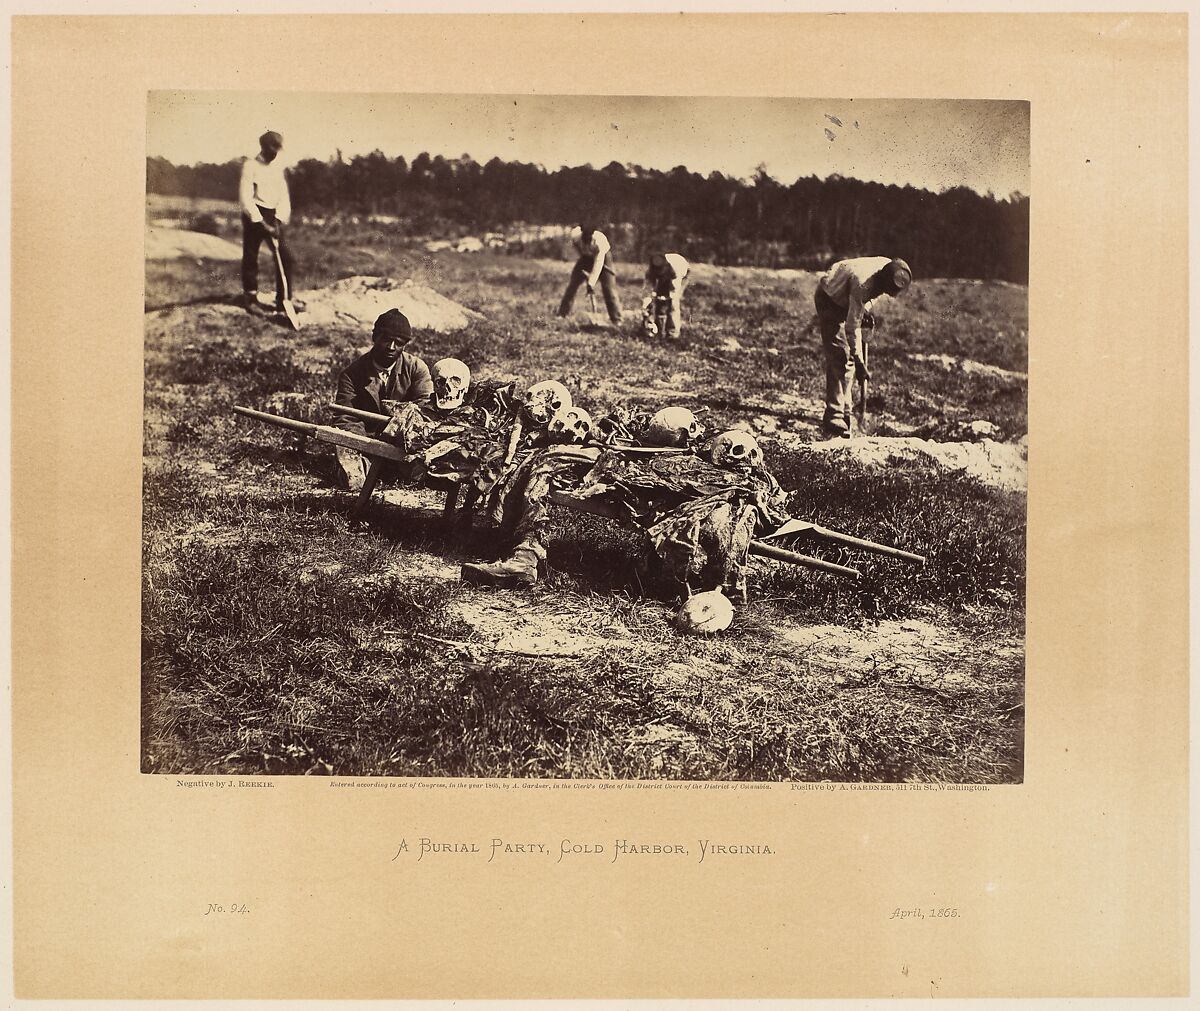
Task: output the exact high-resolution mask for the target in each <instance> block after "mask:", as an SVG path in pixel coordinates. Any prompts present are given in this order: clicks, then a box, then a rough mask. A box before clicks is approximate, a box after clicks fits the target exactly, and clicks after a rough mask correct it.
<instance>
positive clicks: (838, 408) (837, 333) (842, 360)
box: [813, 256, 912, 438]
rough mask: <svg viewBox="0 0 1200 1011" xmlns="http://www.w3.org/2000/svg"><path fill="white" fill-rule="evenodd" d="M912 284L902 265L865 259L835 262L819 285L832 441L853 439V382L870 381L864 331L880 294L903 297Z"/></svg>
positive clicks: (828, 428)
mask: <svg viewBox="0 0 1200 1011" xmlns="http://www.w3.org/2000/svg"><path fill="white" fill-rule="evenodd" d="M911 281H912V271H911V270H909V267H908V264H907V263H905V262H904V261H903V260H889V259H888V258H887V257H886V256H860V257H856V258H855V259H852V260H840V261H839V262H837V263H835V264H834V265H833V266H832V267H830V268H829V270H828V271H827V272H826V274H825V276H824V277H822V278H821V279H820V280H819V281H818V282H817V290H816V293H815V295H814V296H813V298H814V301H815V302H816V307H817V319H818V320H819V321H820V324H821V345H822V347H823V348H824V351H825V416H824V422H823V427H824V430H825V434H826V435H827V436H844V437H846V438H849V436H850V407H851V397H852V395H851V390H852V388H853V385H854V378H855V376H860V377H863V378H865V379H870V378H871V375H870V373H869V372H868V371H867V364H866V358H865V356H864V354H863V346H864V345H863V330H864V329H865V330H868V331H870V330H871V329H872V328H873V327H874V326H875V317H874V316H872V315H871V312H870V305H871V303H872V302H873V301H874V300H875V299H876V298H878V297H879V296H880V295H891V296H893V297H895V296H896V295H899V294H900V292H902V291H903V290H904V289H905V288H907V287H908V285H909V283H910V282H911Z"/></svg>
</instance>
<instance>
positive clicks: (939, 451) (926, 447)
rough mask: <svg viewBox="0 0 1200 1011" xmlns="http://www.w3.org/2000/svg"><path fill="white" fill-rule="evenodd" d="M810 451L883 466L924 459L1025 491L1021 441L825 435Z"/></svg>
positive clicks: (995, 485) (998, 485)
mask: <svg viewBox="0 0 1200 1011" xmlns="http://www.w3.org/2000/svg"><path fill="white" fill-rule="evenodd" d="M807 448H808V449H809V450H811V451H812V452H814V453H837V454H844V455H846V456H849V457H852V458H854V459H855V460H858V461H859V462H860V463H863V464H865V465H867V466H878V467H886V466H887V465H888V464H890V463H893V462H896V461H903V460H928V461H931V462H933V463H935V464H937V466H939V467H941V468H943V469H945V470H956V471H962V472H964V473H966V474H968V475H970V476H971V477H974V478H977V479H978V480H980V481H982V482H983V483H984V484H986V485H990V486H991V487H993V488H1000V489H1002V490H1004V491H1025V490H1026V487H1027V469H1028V463H1027V459H1028V451H1027V448H1026V446H1025V443H1024V441H1022V442H1018V443H1008V442H996V441H995V440H994V439H981V440H980V441H978V442H932V441H930V440H929V439H915V438H886V437H872V438H854V439H829V440H826V441H824V442H813V443H808V444H807Z"/></svg>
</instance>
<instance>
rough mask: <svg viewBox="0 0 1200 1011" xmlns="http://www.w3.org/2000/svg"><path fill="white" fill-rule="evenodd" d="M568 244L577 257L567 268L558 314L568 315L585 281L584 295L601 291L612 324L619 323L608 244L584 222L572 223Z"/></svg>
mask: <svg viewBox="0 0 1200 1011" xmlns="http://www.w3.org/2000/svg"><path fill="white" fill-rule="evenodd" d="M571 243H572V245H574V247H575V249H576V251H577V252H578V253H579V259H578V260H576V261H575V266H574V267H573V268H572V270H571V279H570V280H569V281H568V282H567V290H566V291H565V292H564V293H563V297H562V303H561V304H560V305H559V307H558V314H559V316H562V317H566V316H569V315H570V314H571V306H572V305H574V304H575V293H576V292H577V291H579V286H580V285H581V284H587V290H588V294H589V295H590V294H592V292H594V291H595V290H596V285H597V284H598V285H600V290H601V291H602V292H604V305H605V307H606V308H607V309H608V318H609V319H610V320H611V321H612V324H613V326H620V325H621V299H620V296H618V295H617V271H616V268H615V267H614V266H613V257H612V244H611V243H610V242H609V241H608V237H607V236H606V235H605V234H604V233H603V232H601V231H599V230H598V229H595V228H591V227H589V226H587V225H576V226H575V227H574V228H572V229H571Z"/></svg>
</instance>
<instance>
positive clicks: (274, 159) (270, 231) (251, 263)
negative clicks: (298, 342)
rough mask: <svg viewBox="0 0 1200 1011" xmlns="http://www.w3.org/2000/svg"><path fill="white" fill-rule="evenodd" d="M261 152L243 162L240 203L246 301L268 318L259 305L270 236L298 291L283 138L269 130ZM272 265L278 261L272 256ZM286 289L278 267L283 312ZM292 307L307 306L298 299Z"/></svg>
mask: <svg viewBox="0 0 1200 1011" xmlns="http://www.w3.org/2000/svg"><path fill="white" fill-rule="evenodd" d="M258 146H259V152H258V154H257V155H255V157H253V158H247V159H246V160H245V161H244V162H242V179H241V184H240V185H239V186H238V201H239V203H240V204H241V205H242V298H243V299H244V304H245V307H246V311H247V312H249V313H251V314H252V315H254V316H262V315H265V313H264V310H263V307H262V305H261V304H260V303H259V301H258V251H259V247H260V246H261V244H262V241H263V239H265V238H267V237H268V236H269V237H270V238H271V239H272V240H273V241H274V242H275V244H276V245H277V246H278V247H279V258H280V259H281V260H282V261H283V269H284V273H285V274H286V275H287V288H286V291H287V292H288V293H289V294H290V293H291V292H293V291H294V289H295V278H296V274H295V269H294V268H295V261H294V260H293V258H292V251H291V249H290V248H289V247H288V244H287V240H286V238H285V237H284V228H285V226H286V225H287V223H288V221H290V220H291V217H292V201H291V197H290V195H289V194H288V184H287V179H285V178H284V175H283V164H282V163H281V162H280V161H279V152H280V150H281V149H282V148H283V137H282V136H281V135H280V134H278V133H275V131H273V130H268V131H267V132H266V133H264V134H263V135H262V136H261V137H259V138H258ZM271 261H272V263H274V262H275V257H274V255H273V254H272V256H271ZM284 292H285V288H284V285H283V278H281V277H280V276H279V266H278V264H276V265H275V309H276V311H277V312H282V311H283V299H284ZM292 306H293V307H294V308H295V309H303V308H304V306H303V305H302V304H301V303H300V302H298V301H297V300H296V299H295V298H294V297H293V298H292Z"/></svg>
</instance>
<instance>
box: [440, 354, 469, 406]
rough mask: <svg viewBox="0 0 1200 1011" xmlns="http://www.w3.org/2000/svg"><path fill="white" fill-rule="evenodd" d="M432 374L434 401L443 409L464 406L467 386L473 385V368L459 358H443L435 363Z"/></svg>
mask: <svg viewBox="0 0 1200 1011" xmlns="http://www.w3.org/2000/svg"><path fill="white" fill-rule="evenodd" d="M430 375H432V376H433V402H434V403H435V404H437V406H438V407H439V408H440V409H441V410H443V411H452V410H454V409H455V408H456V407H462V402H463V398H464V397H465V396H466V395H467V387H469V386H470V385H471V370H470V369H469V368H467V366H466V365H465V364H464V363H463V362H460V361H459V360H458V359H457V358H443V359H442V360H441V361H439V362H435V363H434V366H433V368H432V369H430Z"/></svg>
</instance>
